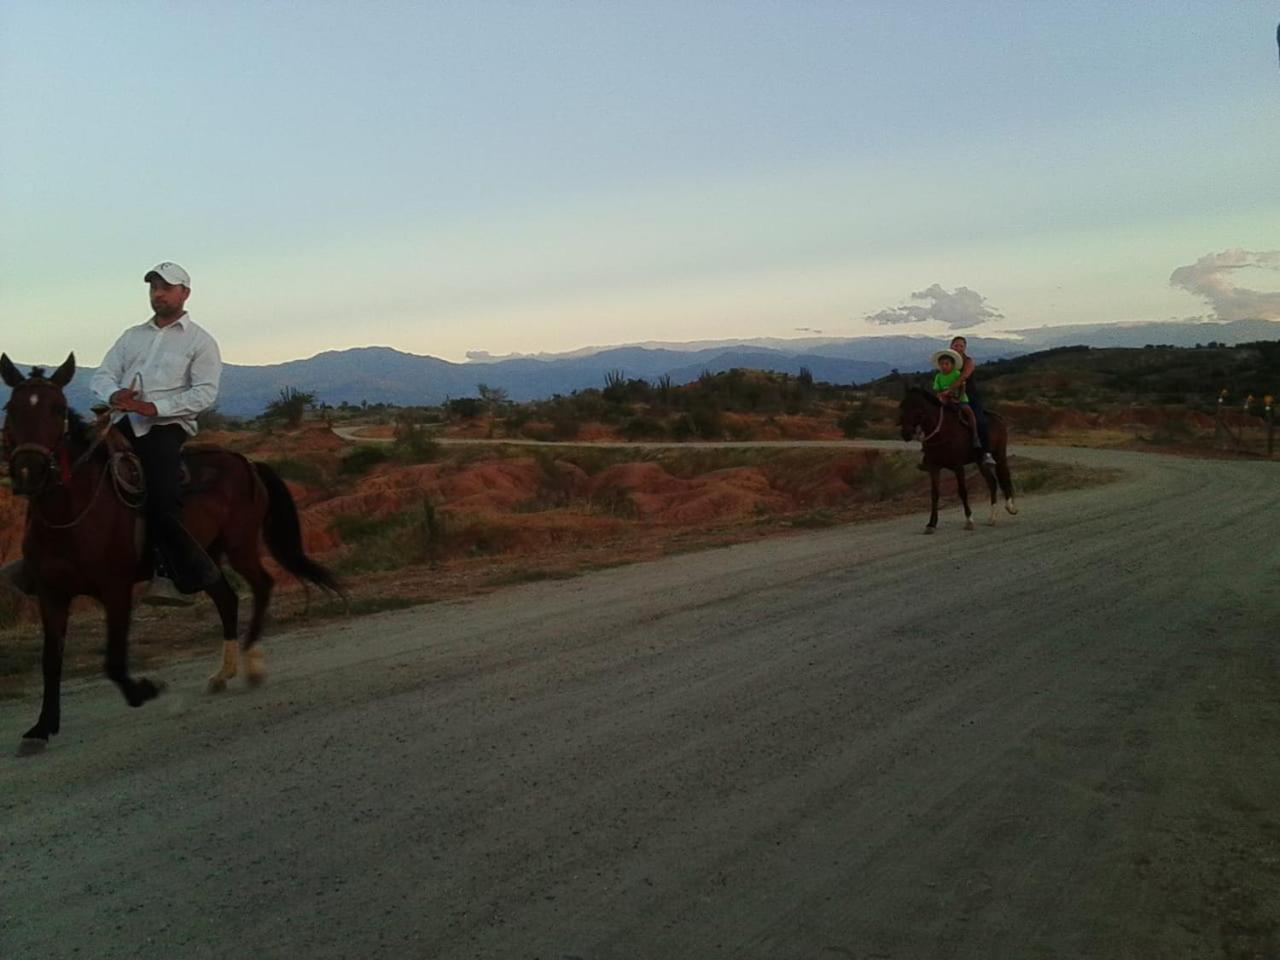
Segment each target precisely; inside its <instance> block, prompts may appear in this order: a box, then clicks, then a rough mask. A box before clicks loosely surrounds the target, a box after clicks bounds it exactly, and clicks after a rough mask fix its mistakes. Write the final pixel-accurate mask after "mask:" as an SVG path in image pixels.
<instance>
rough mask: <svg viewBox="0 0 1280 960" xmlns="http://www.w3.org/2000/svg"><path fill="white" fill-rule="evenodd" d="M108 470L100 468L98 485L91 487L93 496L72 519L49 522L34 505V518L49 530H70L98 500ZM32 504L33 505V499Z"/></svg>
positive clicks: (85, 515) (105, 481)
mask: <svg viewBox="0 0 1280 960" xmlns="http://www.w3.org/2000/svg"><path fill="white" fill-rule="evenodd" d="M110 472H111V471H110V470H109V469H108V468H106V467H103V468H102V472H101V473H99V474H98V485H97V486H96V487H94V488H93V496H92V497H90V498H89V503H88V504H87V505H86V506H85V508H84V509H83V510H81V511H80V513H79V514H78V515H77V516H76V518H75V519H74V520H72V521H70V522H69V523H50V522H49V521H48V520H46V519H45V518H44V515H43V514H42V512H41V510H40V508H39V507H36V509H35V515H36V519H37V520H39V521H40V524H41V525H42V526H44V527H46V528H47V529H49V530H70V529H71V528H72V527H74V526H77V525H78V524H79V523H80V521H81V520H83V519H84V518H85V517H87V516H88V515H89V511H90V510H92V509H93V505H94V504H95V503H97V502H98V497H99V496H100V495H101V494H102V488H103V487H104V486H106V483H107V474H108V473H110ZM32 506H35V503H34V501H33V503H32Z"/></svg>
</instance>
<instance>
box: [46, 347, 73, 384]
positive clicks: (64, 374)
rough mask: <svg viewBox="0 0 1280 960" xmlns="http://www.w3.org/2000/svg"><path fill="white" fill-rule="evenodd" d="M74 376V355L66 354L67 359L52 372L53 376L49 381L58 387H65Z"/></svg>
mask: <svg viewBox="0 0 1280 960" xmlns="http://www.w3.org/2000/svg"><path fill="white" fill-rule="evenodd" d="M75 375H76V355H75V354H74V353H68V354H67V359H66V360H64V361H63V362H62V366H60V367H59V368H58V369H57V370H55V371H53V376H52V377H50V378H49V379H50V380H52V381H53V382H54V383H55V384H57V385H58V386H60V387H65V386H66V385H67V384H68V383H70V382H71V378H72V377H74V376H75Z"/></svg>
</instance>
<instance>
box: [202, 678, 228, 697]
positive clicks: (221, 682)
mask: <svg viewBox="0 0 1280 960" xmlns="http://www.w3.org/2000/svg"><path fill="white" fill-rule="evenodd" d="M226 689H227V680H226V678H225V677H222V676H212V677H210V678H209V680H208V682H206V683H205V685H204V690H205V693H222V692H223V691H224V690H226Z"/></svg>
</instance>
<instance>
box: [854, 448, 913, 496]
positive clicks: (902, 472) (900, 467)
mask: <svg viewBox="0 0 1280 960" xmlns="http://www.w3.org/2000/svg"><path fill="white" fill-rule="evenodd" d="M920 476H921V474H920V472H919V471H918V470H916V461H915V460H914V459H911V458H906V457H903V456H900V455H895V454H882V455H881V456H878V457H874V458H873V459H871V460H870V461H869V462H868V463H867V466H866V469H865V470H863V471H862V472H861V473H859V474H858V477H857V478H858V485H859V486H860V487H861V488H862V489H863V490H865V491H867V493H869V494H871V496H873V497H875V498H876V499H877V500H891V499H893V498H894V497H896V496H897V495H898V494H900V493H905V492H906V491H908V490H910V489H911V488H912V487H914V486H915V485H916V484H917V483H918V482H919V480H920Z"/></svg>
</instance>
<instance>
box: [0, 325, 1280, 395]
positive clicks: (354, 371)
mask: <svg viewBox="0 0 1280 960" xmlns="http://www.w3.org/2000/svg"><path fill="white" fill-rule="evenodd" d="M1275 339H1280V323H1277V322H1269V321H1262V320H1257V321H1238V322H1235V323H1187V322H1182V323H1178V322H1171V323H1142V324H1096V325H1090V326H1070V327H1042V328H1038V329H1035V330H1020V331H1016V338H1015V336H1013V335H1011V336H1007V337H978V336H971V337H969V352H970V353H971V354H973V355H974V356H975V357H978V358H979V359H988V360H995V359H1000V358H1004V357H1015V356H1020V355H1022V354H1025V353H1031V352H1035V351H1037V350H1044V349H1048V348H1050V347H1059V346H1072V345H1076V344H1087V345H1089V346H1098V347H1103V346H1105V347H1141V346H1144V345H1146V344H1167V345H1171V346H1185V347H1190V346H1194V345H1195V344H1197V343H1208V342H1210V341H1214V342H1218V343H1226V344H1234V343H1241V342H1248V341H1252V340H1275ZM946 345H947V338H940V337H923V336H884V337H859V338H852V339H838V338H826V337H806V338H803V339H797V340H781V339H759V340H740V341H713V342H708V341H702V342H700V343H689V344H669V343H664V344H655V343H650V344H644V345H636V346H621V347H601V348H596V349H593V350H590V351H586V352H584V351H582V350H578V351H573V352H572V353H568V354H550V355H548V354H543V355H539V356H536V357H528V356H510V357H503V358H493V359H488V358H486V359H473V360H472V361H470V362H467V363H451V362H449V361H447V360H440V359H438V358H436V357H428V356H418V355H415V354H411V353H403V352H401V351H399V350H394V349H392V348H391V347H356V348H353V349H350V350H333V351H329V352H326V353H321V354H317V355H316V356H314V357H310V358H309V359H306V360H291V361H289V362H288V363H276V364H269V365H266V366H240V365H237V364H226V365H225V366H224V367H223V374H222V387H221V390H220V395H219V399H218V409H219V410H221V411H222V412H223V413H226V414H231V415H233V416H254V415H256V414H259V413H261V412H262V410H263V409H264V408H265V407H266V405H267V404H268V403H270V402H271V401H272V400H275V399H277V398H278V397H279V395H280V391H281V390H283V389H285V388H287V387H295V388H297V389H298V390H302V391H306V392H309V393H313V394H315V395H316V398H317V399H318V400H321V401H323V402H325V403H328V404H330V405H332V406H337V405H338V404H340V403H342V402H344V401H345V402H347V403H351V404H360V403H361V402H364V401H367V402H369V403H378V402H383V403H393V404H397V405H400V406H411V405H428V404H438V403H443V402H444V401H445V400H447V399H449V398H454V397H465V396H475V395H476V387H477V385H478V384H481V383H483V384H487V385H488V386H490V387H496V388H500V389H502V390H505V391H506V392H507V396H508V397H509V398H510V399H512V400H516V401H521V402H523V401H528V400H539V399H544V398H547V397H550V396H552V395H554V394H557V393H558V394H568V393H571V392H573V391H574V390H583V389H587V388H590V387H603V386H604V383H605V377H606V376H607V375H608V374H609V373H610V372H612V371H621V373H622V375H623V376H625V377H627V378H629V379H644V380H650V381H653V380H657V379H658V378H660V377H663V376H668V377H670V378H671V381H672V382H673V383H676V384H681V383H688V382H690V381H692V380H695V379H697V377H698V376H699V374H701V373H702V372H703V371H704V370H709V371H711V372H712V373H719V372H721V371H724V370H729V369H732V368H734V367H745V368H751V369H762V370H774V371H777V372H780V373H791V374H796V373H799V372H800V370H801V368H807V369H808V370H809V371H810V372H811V373H812V374H813V376H814V378H815V379H817V380H823V381H827V382H830V383H864V382H866V381H868V380H874V379H876V378H878V377H882V376H884V375H885V374H887V373H889V372H890V371H891V370H893V369H898V370H902V371H903V372H910V371H916V370H923V369H925V368H927V367H928V365H929V357H930V355H931V354H932V353H933V352H934V351H935V350H938V349H941V348H942V347H945V346H946ZM62 359H63V358H61V357H59V358H56V359H55V360H54V361H53V363H51V364H49V366H51V367H52V366H56V365H57V364H58V363H60V362H61V361H62ZM19 366H20V368H21V369H23V370H24V371H25V370H26V368H27V367H28V366H30V364H19ZM92 376H93V368H92V367H84V368H81V369H79V370H78V371H77V373H76V377H75V379H74V380H73V381H72V383H71V385H70V387H69V389H68V391H67V393H68V396H69V399H70V400H71V403H72V406H74V407H76V408H77V409H80V410H87V409H88V407H89V405H90V399H89V389H88V388H89V380H90V378H91V377H92ZM8 393H9V389H8V387H5V386H3V385H0V399H5V400H7V398H8Z"/></svg>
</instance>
